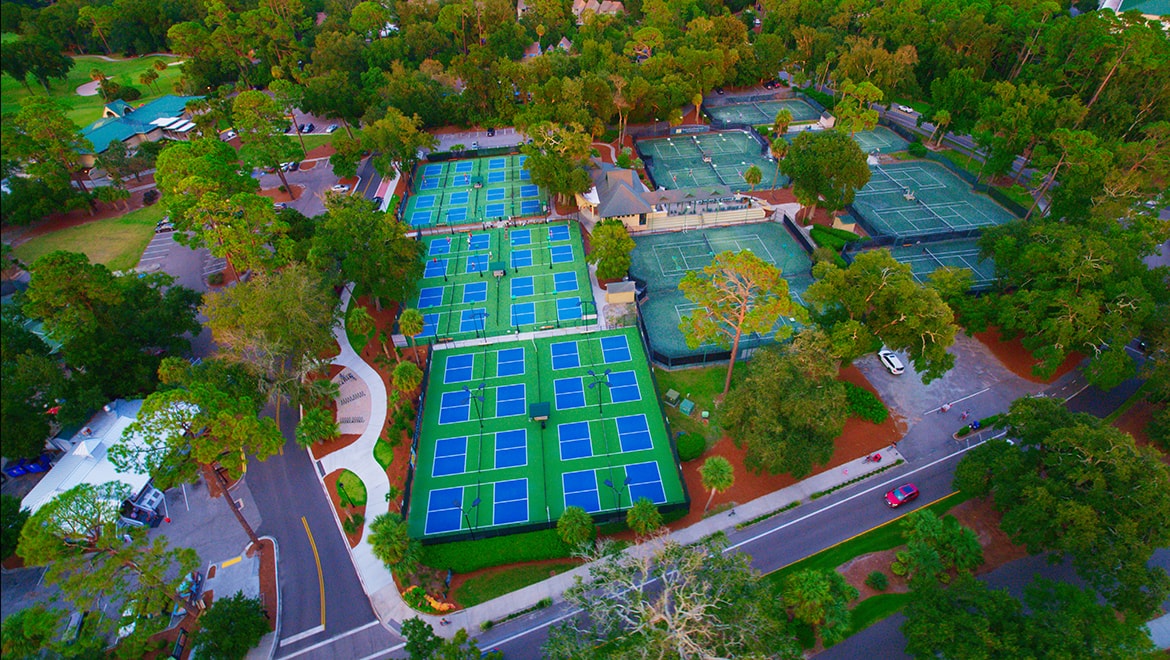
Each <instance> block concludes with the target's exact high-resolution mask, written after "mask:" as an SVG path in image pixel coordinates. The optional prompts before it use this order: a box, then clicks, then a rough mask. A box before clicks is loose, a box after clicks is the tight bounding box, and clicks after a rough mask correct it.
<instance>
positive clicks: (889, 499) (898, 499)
mask: <svg viewBox="0 0 1170 660" xmlns="http://www.w3.org/2000/svg"><path fill="white" fill-rule="evenodd" d="M917 497H918V487H917V486H915V485H914V484H902V485H901V486H898V487H897V488H895V489H894V490H891V491H890V492H888V493H886V506H888V507H890V508H891V509H896V508H898V507H900V506H902V505H903V504H905V503H907V502H909V501H911V500H914V499H916V498H917Z"/></svg>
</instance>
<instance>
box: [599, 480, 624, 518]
mask: <svg viewBox="0 0 1170 660" xmlns="http://www.w3.org/2000/svg"><path fill="white" fill-rule="evenodd" d="M602 483H604V484H605V485H606V486H609V487H610V488H611V489H612V490H613V494H614V495H617V503H618V505H617V508H618V510H619V511H620V510H621V508H622V491H621V489H619V488H618V487H617V486H615V485H613V480H612V479H606V480H605V481H604V482H602ZM629 485H630V478H629V477H626V478H625V479H623V480H622V486H629Z"/></svg>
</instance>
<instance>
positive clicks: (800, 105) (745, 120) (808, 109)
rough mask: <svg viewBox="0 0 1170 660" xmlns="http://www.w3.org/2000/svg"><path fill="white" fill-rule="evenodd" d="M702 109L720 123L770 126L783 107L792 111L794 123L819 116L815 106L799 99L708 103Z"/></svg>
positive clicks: (804, 121)
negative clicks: (710, 104)
mask: <svg viewBox="0 0 1170 660" xmlns="http://www.w3.org/2000/svg"><path fill="white" fill-rule="evenodd" d="M703 109H704V110H706V111H707V114H708V115H709V116H710V117H711V120H712V121H713V122H716V123H720V124H731V123H734V124H748V125H751V126H763V125H767V126H771V125H772V123H773V122H775V121H776V115H777V113H779V112H780V111H781V110H785V109H786V110H788V111H789V112H791V113H792V122H793V123H796V124H802V123H806V122H813V121H816V120H818V119H820V117H821V113H820V112H817V109H816V108H814V107H812V106H811V105H809V104H808V103H806V102H805V101H803V100H801V99H781V100H772V101H757V102H749V103H731V104H729V105H721V106H714V107H712V106H709V105H708V106H704V108H703Z"/></svg>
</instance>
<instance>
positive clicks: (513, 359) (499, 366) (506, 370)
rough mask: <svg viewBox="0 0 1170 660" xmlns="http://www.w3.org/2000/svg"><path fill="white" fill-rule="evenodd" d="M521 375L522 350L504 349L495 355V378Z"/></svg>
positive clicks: (522, 369)
mask: <svg viewBox="0 0 1170 660" xmlns="http://www.w3.org/2000/svg"><path fill="white" fill-rule="evenodd" d="M523 375H524V349H523V348H505V349H504V350H502V351H499V352H497V353H496V377H500V376H523Z"/></svg>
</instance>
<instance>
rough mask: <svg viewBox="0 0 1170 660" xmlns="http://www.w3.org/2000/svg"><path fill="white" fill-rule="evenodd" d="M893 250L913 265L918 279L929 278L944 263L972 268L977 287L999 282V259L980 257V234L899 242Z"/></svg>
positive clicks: (904, 260)
mask: <svg viewBox="0 0 1170 660" xmlns="http://www.w3.org/2000/svg"><path fill="white" fill-rule="evenodd" d="M889 250H890V254H891V255H892V256H893V257H894V259H896V260H897V261H898V262H900V263H904V264H909V265H910V268H911V269H912V272H913V273H914V279H916V280H918V281H919V282H926V281H927V278H928V277H929V276H930V274H931V273H933V272H934V271H935V270H936V269H938V268H942V267H943V266H951V267H954V268H967V269H969V270H970V271H971V272H972V274H974V276H975V277H974V278H973V279H972V281H971V287H972V288H973V289H986V288H987V287H989V286H991V284H992V283H994V282H995V262H993V261H992V260H991V259H980V258H979V239H978V238H961V239H956V240H951V241H937V242H931V243H923V244H914V245H899V246H894V247H891V248H889Z"/></svg>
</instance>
